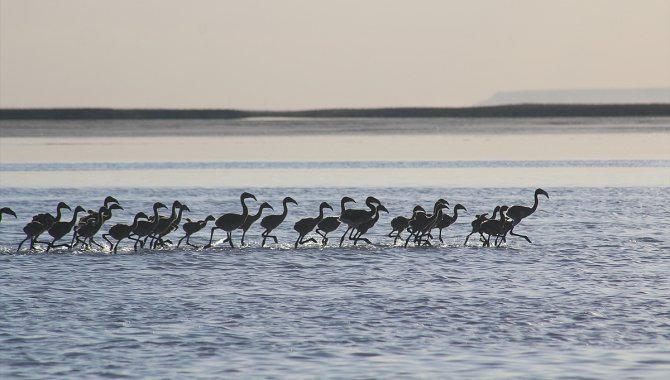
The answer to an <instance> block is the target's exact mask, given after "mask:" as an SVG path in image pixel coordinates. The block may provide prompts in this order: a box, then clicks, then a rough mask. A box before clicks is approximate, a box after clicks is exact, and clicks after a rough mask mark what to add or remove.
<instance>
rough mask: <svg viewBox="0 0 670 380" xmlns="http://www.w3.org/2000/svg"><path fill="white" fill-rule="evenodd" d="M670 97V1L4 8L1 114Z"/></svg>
mask: <svg viewBox="0 0 670 380" xmlns="http://www.w3.org/2000/svg"><path fill="white" fill-rule="evenodd" d="M639 87H670V0H658V1H656V0H560V1H557V0H517V1H512V0H488V1H484V0H475V1H473V0H468V1H463V0H454V1H451V0H434V1H430V0H412V1H409V0H408V1H391V0H374V1H373V0H368V1H366V0H351V1H342V0H337V1H336V0H329V1H319V0H282V1H270V0H267V1H250V0H245V1H241V0H240V1H223V0H213V1H205V0H190V1H186V0H184V1H176V0H156V1H148V0H121V1H120V0H114V1H99V0H59V1H46V0H45V1H33V0H0V107H5V108H9V107H117V108H142V107H158V108H242V109H306V108H337V107H380V106H467V105H472V104H475V103H478V102H480V101H482V100H484V99H486V98H488V97H489V96H491V95H493V93H495V92H498V91H514V90H545V89H573V88H577V89H593V88H639Z"/></svg>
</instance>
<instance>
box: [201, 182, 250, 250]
mask: <svg viewBox="0 0 670 380" xmlns="http://www.w3.org/2000/svg"><path fill="white" fill-rule="evenodd" d="M249 198H252V199H253V200H256V197H255V196H254V195H253V194H251V193H247V192H244V193H242V195H240V203H242V214H223V215H221V216H220V217H219V218H218V219H216V221H215V222H214V224H216V226H215V227H212V230H211V231H212V232H211V234H210V235H209V243H208V244H207V245H206V246H205V248H209V247H211V246H212V240H213V239H214V231H215V230H217V229H220V230H224V231H226V239H225V240H224V241H223V242H224V243H225V242H229V243H230V247H231V248H233V247H234V245H233V239H232V232H233V231H235V230H236V229H238V228H240V227H241V226H242V224H244V221H245V220H246V219H247V216H248V215H249V208H248V207H247V205H246V203H244V201H245V200H246V199H249Z"/></svg>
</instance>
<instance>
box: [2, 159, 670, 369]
mask: <svg viewBox="0 0 670 380" xmlns="http://www.w3.org/2000/svg"><path fill="white" fill-rule="evenodd" d="M656 164H658V163H656ZM656 164H653V165H656ZM645 165H652V164H649V163H646V164H645ZM658 165H661V166H662V165H663V163H661V164H658ZM666 165H667V164H666ZM53 169H55V170H58V168H52V170H53ZM20 170H30V168H28V169H26V168H22V169H20ZM538 185H541V184H538ZM543 187H544V186H543ZM544 188H545V190H547V191H548V192H549V195H550V197H551V198H550V199H548V200H547V199H544V198H542V199H541V200H540V207H539V210H538V211H537V212H536V213H535V214H533V215H532V216H531V217H529V218H528V219H527V220H525V221H524V222H523V223H522V224H521V225H520V227H519V228H518V232H519V233H525V234H527V235H529V237H530V238H531V239H532V240H533V244H528V243H527V242H525V241H523V240H519V239H510V240H509V243H508V244H507V245H506V246H504V247H501V248H481V247H479V246H478V244H476V239H475V240H471V242H472V244H471V245H470V246H467V247H464V246H463V241H464V239H465V235H467V233H469V232H470V221H471V220H472V218H473V216H474V215H475V214H479V213H482V212H489V213H490V212H491V210H492V208H493V207H494V206H495V205H497V204H503V203H505V204H510V205H511V204H526V205H530V204H532V193H533V190H534V188H513V187H505V188H420V187H412V188H405V187H402V188H398V187H385V188H337V189H332V188H292V187H284V188H274V187H273V188H271V187H262V188H253V189H236V188H217V187H210V188H192V187H185V188H184V187H181V188H168V187H161V188H157V189H152V188H128V187H121V188H106V189H100V188H84V189H67V188H0V196H1V198H0V199H2V206H5V205H8V206H11V207H12V208H13V209H14V210H15V211H16V212H17V214H18V215H19V218H18V219H17V220H15V219H13V218H11V217H9V218H8V217H7V216H3V221H2V223H1V224H0V251H1V252H2V254H0V266H1V268H2V271H1V272H2V275H1V276H0V289H2V292H1V294H0V342H1V345H0V346H1V347H2V349H0V377H2V378H53V377H67V378H75V377H110V378H115V377H117V378H118V377H121V378H147V377H154V378H161V377H173V378H175V377H181V378H194V377H199V378H208V377H211V378H230V377H236V378H248V377H252V378H259V377H263V378H267V377H269V378H272V377H319V378H321V377H333V378H384V377H408V378H425V377H432V378H443V377H453V378H491V377H514V378H519V377H521V378H547V377H551V378H561V377H565V378H667V376H668V374H669V373H670V359H669V358H670V280H669V276H668V275H669V273H670V236H669V235H668V231H670V222H668V218H667V215H668V214H670V202H668V188H665V187H663V188H655V187H630V188H612V187H604V188H588V187H553V188H550V187H544ZM243 190H250V191H251V192H252V193H254V194H255V195H256V196H257V197H258V201H259V202H258V203H254V202H251V203H254V204H259V203H260V202H262V201H268V202H270V203H271V204H272V205H274V206H275V207H276V208H277V210H279V209H280V207H281V205H280V200H281V199H282V198H283V197H284V196H287V195H290V196H292V197H294V198H295V199H296V200H297V201H298V202H299V203H300V204H299V206H295V207H292V208H291V210H290V212H289V216H288V218H287V220H286V222H285V223H284V224H283V225H282V226H280V227H279V229H278V230H276V232H277V235H278V236H279V240H280V244H279V245H272V246H271V247H270V248H268V247H266V248H260V240H261V239H260V238H259V234H260V232H261V229H260V227H259V226H257V225H256V226H254V227H252V229H251V230H250V231H249V233H248V234H247V238H246V240H247V242H248V243H249V246H246V247H244V248H241V249H240V248H235V249H229V248H228V247H227V245H221V244H218V245H217V246H216V247H215V248H213V249H209V250H193V249H174V248H170V249H165V250H158V251H142V252H139V253H137V254H134V253H133V252H132V249H131V248H130V245H129V244H125V245H123V244H122V247H123V248H122V249H121V250H122V253H121V254H118V255H110V254H109V253H108V252H95V251H67V250H63V251H59V253H58V254H45V253H44V252H37V253H25V252H22V253H20V254H15V253H14V251H15V249H16V245H17V243H18V242H19V241H20V240H22V238H23V233H22V231H21V228H22V227H23V225H25V223H26V222H27V221H28V220H29V219H30V216H31V215H33V214H35V213H38V212H47V211H48V212H53V211H54V210H53V208H54V207H55V204H56V203H57V201H58V200H66V201H67V202H68V203H69V204H70V205H72V206H74V205H76V204H81V205H83V206H84V207H86V208H87V209H88V208H97V207H99V204H100V203H101V201H102V199H103V198H104V197H105V196H106V195H110V194H111V195H114V196H115V197H117V198H118V199H119V201H120V202H121V203H122V205H123V206H124V207H125V208H126V211H123V212H120V213H118V214H117V215H116V216H115V217H114V219H113V220H112V221H110V222H108V224H107V228H108V227H109V226H111V225H112V224H113V223H117V222H124V223H126V222H129V221H130V220H131V219H132V216H133V215H134V213H136V212H138V211H149V210H150V207H151V204H152V203H153V202H155V201H162V202H164V203H166V204H169V203H171V202H172V201H173V200H174V199H179V200H180V201H183V202H184V203H186V204H188V206H189V207H190V208H191V210H192V212H191V213H190V214H189V215H186V216H189V217H192V218H197V219H202V218H204V217H205V216H206V215H207V214H210V213H211V214H214V215H215V216H218V215H221V214H223V213H227V212H238V211H239V210H240V205H239V194H240V192H241V191H243ZM344 195H348V196H351V197H353V198H355V199H356V200H358V201H359V204H358V206H359V207H362V203H363V200H364V198H365V197H366V196H367V195H374V196H376V197H378V198H379V199H380V200H382V202H384V204H385V205H386V206H387V208H388V209H389V210H390V214H389V215H383V216H382V218H381V219H380V221H379V224H378V225H377V226H375V227H374V229H373V230H372V231H371V232H370V233H369V235H370V236H369V237H370V239H371V240H372V241H373V242H374V243H375V244H374V245H373V246H359V247H355V248H354V247H351V246H346V247H344V248H338V247H334V246H329V247H326V248H322V247H320V246H317V245H310V246H305V247H301V248H299V249H297V250H295V249H292V243H293V241H294V240H295V237H296V235H295V232H294V231H293V229H292V225H293V223H294V222H295V221H296V220H298V219H299V218H302V217H306V216H314V215H316V213H317V211H318V210H317V207H318V204H319V202H320V201H322V200H326V201H329V202H331V204H332V205H333V206H334V208H335V209H336V210H337V209H339V199H340V198H341V197H342V196H344ZM437 198H446V199H447V200H448V201H449V202H450V203H451V204H452V205H454V204H456V203H462V204H463V205H464V206H465V207H467V209H468V212H466V213H465V214H464V215H461V217H460V218H459V221H458V222H457V223H456V225H454V226H451V227H450V228H449V229H447V230H445V233H444V236H445V237H446V241H445V244H444V245H442V246H436V247H433V248H413V247H412V248H402V247H392V246H391V245H390V243H391V239H390V238H388V237H385V236H384V235H385V234H386V233H388V232H389V231H390V227H389V223H390V220H391V218H392V217H394V216H397V215H407V214H409V212H410V210H411V208H412V207H413V206H414V205H415V204H421V205H423V206H424V207H430V205H431V204H432V202H434V201H435V200H436V199H437ZM70 215H71V214H69V213H67V214H66V217H69V216H70ZM210 225H211V224H210ZM207 234H208V231H201V232H200V233H198V234H197V235H194V237H193V239H192V242H194V243H198V244H201V245H202V244H203V243H205V242H206V240H207ZM340 234H341V232H340ZM180 236H181V231H180V233H179V234H175V236H174V237H173V240H176V239H174V238H179V237H180ZM215 236H216V237H217V238H218V239H221V238H222V237H223V234H222V233H220V232H218V233H217V234H216V235H215ZM234 236H235V237H236V242H235V244H236V247H238V246H239V236H240V234H239V233H238V234H236V235H234ZM336 236H339V235H336V234H333V238H335V237H336ZM333 240H335V239H333Z"/></svg>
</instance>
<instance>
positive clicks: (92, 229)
mask: <svg viewBox="0 0 670 380" xmlns="http://www.w3.org/2000/svg"><path fill="white" fill-rule="evenodd" d="M112 210H123V207H121V206H120V205H119V204H117V203H112V204H110V205H109V207H106V206H102V207H100V209H99V210H98V211H97V212H91V211H90V210H89V216H90V215H93V216H94V217H93V218H92V219H88V220H87V221H86V222H85V223H83V224H82V219H79V223H78V224H77V226H75V227H74V232H75V233H74V235H73V236H72V243H71V244H70V246H71V247H73V248H74V247H75V246H76V245H77V244H82V245H83V246H84V248H88V247H90V246H91V245H92V244H95V245H97V246H98V247H99V248H100V249H102V248H103V247H102V246H101V245H100V244H98V243H97V242H96V241H95V240H93V238H94V237H95V235H96V234H97V233H98V231H100V228H102V226H103V225H104V224H105V222H106V221H108V220H109V219H111V218H112ZM75 240H76V244H75Z"/></svg>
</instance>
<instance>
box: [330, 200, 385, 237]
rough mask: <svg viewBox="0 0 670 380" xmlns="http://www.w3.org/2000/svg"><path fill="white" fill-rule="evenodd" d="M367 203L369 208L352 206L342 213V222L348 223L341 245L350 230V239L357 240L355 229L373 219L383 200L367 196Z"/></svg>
mask: <svg viewBox="0 0 670 380" xmlns="http://www.w3.org/2000/svg"><path fill="white" fill-rule="evenodd" d="M365 205H366V206H368V208H369V209H368V210H365V209H351V208H350V209H347V210H344V212H343V213H342V214H340V222H342V223H344V224H346V225H347V230H346V231H344V234H342V238H340V247H341V246H342V244H343V243H344V238H345V237H346V236H347V233H348V232H350V231H351V233H350V234H349V239H350V240H355V239H354V238H353V233H354V229H356V228H357V227H358V226H359V225H361V224H362V223H365V222H367V221H368V220H370V219H372V217H373V215H374V213H375V212H376V206H379V205H381V202H380V201H379V199H377V198H375V197H367V199H366V200H365Z"/></svg>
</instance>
